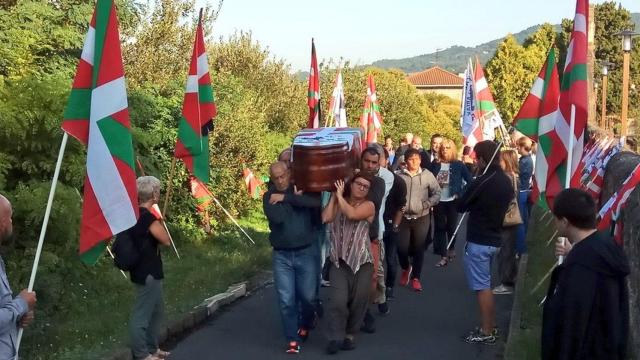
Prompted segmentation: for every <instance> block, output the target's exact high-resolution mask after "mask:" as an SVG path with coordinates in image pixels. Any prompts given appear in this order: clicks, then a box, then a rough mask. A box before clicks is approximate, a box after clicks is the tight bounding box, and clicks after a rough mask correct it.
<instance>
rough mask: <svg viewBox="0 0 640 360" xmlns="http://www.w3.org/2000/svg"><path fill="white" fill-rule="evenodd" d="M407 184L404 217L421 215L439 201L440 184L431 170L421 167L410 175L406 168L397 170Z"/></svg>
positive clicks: (427, 212) (425, 213)
mask: <svg viewBox="0 0 640 360" xmlns="http://www.w3.org/2000/svg"><path fill="white" fill-rule="evenodd" d="M396 174H398V175H399V176H400V177H401V178H402V180H404V182H405V184H407V206H406V209H405V212H404V216H405V217H422V216H425V215H427V214H429V211H430V210H431V208H432V207H434V206H436V205H437V204H438V203H439V202H440V191H441V190H440V185H438V181H437V180H436V178H435V177H434V176H433V174H432V173H431V171H429V170H423V169H421V170H420V172H419V173H418V174H416V175H414V176H411V174H409V172H408V171H407V170H401V171H397V172H396Z"/></svg>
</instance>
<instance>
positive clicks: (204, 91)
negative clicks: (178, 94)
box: [175, 13, 217, 183]
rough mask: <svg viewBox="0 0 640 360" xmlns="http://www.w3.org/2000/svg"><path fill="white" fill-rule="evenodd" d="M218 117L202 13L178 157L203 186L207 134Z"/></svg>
mask: <svg viewBox="0 0 640 360" xmlns="http://www.w3.org/2000/svg"><path fill="white" fill-rule="evenodd" d="M216 114H217V108H216V104H215V100H214V93H213V88H212V87H211V77H210V76H209V65H208V61H207V52H206V50H205V48H204V32H203V30H202V13H201V14H200V18H199V19H198V27H197V28H196V36H195V40H194V44H193V52H192V53H191V62H190V64H189V74H188V76H187V85H186V88H185V92H184V101H183V103H182V116H181V117H180V120H179V122H178V140H177V141H176V149H175V156H176V157H177V158H179V159H182V161H183V162H184V164H185V166H186V167H187V169H189V173H190V174H191V175H193V176H195V177H197V178H198V179H199V180H201V181H203V182H204V183H208V182H209V136H208V134H209V132H210V131H211V130H213V118H214V117H215V116H216Z"/></svg>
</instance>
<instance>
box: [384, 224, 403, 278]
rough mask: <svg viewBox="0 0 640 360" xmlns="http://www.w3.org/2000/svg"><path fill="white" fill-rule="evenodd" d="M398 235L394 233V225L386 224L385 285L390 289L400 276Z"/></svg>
mask: <svg viewBox="0 0 640 360" xmlns="http://www.w3.org/2000/svg"><path fill="white" fill-rule="evenodd" d="M398 234H399V233H395V232H393V225H391V224H386V226H385V230H384V238H383V242H384V257H385V261H386V265H387V276H386V277H385V278H384V284H385V285H386V286H387V287H388V288H390V287H394V286H395V284H396V276H397V274H398Z"/></svg>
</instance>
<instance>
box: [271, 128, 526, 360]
mask: <svg viewBox="0 0 640 360" xmlns="http://www.w3.org/2000/svg"><path fill="white" fill-rule="evenodd" d="M531 147H532V144H531V141H530V140H529V139H526V138H523V139H522V140H520V141H519V142H518V144H517V151H516V150H506V151H500V150H501V149H500V147H499V145H498V144H497V143H495V142H492V141H484V142H481V143H478V144H477V145H476V146H475V147H474V149H465V150H464V151H463V152H462V154H459V153H458V150H457V148H456V144H455V142H454V141H453V140H451V139H448V138H445V137H443V136H441V135H438V134H435V135H433V136H432V137H431V143H430V149H428V150H427V149H424V148H423V147H422V139H421V138H420V137H419V136H413V135H412V134H406V136H405V137H404V138H403V139H401V142H400V146H398V147H397V148H395V147H394V144H393V141H392V139H390V138H386V139H385V143H384V146H382V145H379V144H375V143H374V144H369V146H368V147H366V148H365V149H364V150H363V151H362V154H361V162H360V167H359V169H357V172H356V175H355V176H354V177H353V178H352V179H349V181H348V182H347V183H345V182H343V181H342V180H340V181H337V182H336V183H335V184H334V186H335V189H336V190H335V191H333V192H331V193H328V192H325V193H308V192H304V189H298V188H297V187H296V186H295V185H294V184H293V183H292V179H291V172H290V167H291V162H290V159H291V149H285V150H284V151H283V152H282V153H281V154H280V156H279V159H278V161H277V162H275V163H273V164H272V165H271V167H270V176H271V182H270V184H269V189H268V191H267V192H266V193H265V194H264V197H263V206H264V212H265V215H266V217H267V219H268V221H269V227H270V229H271V233H270V237H269V239H270V241H271V245H272V246H273V271H274V280H275V288H276V292H277V294H278V301H279V307H280V312H281V316H282V322H283V325H284V333H285V338H286V343H287V347H286V352H288V353H298V352H299V351H300V348H301V343H302V342H304V341H305V340H306V338H307V337H308V336H309V332H310V330H311V329H312V328H313V327H314V326H315V323H314V322H315V320H317V317H318V315H321V314H324V313H325V312H326V314H327V321H328V329H329V331H328V334H327V337H328V339H329V343H328V346H327V352H328V353H330V354H335V353H337V352H338V351H340V350H351V349H354V348H355V335H356V334H357V333H358V332H359V331H364V332H367V333H372V332H375V331H376V321H375V319H376V318H375V317H374V316H373V313H374V311H378V312H379V313H380V314H383V315H386V314H388V313H389V312H390V308H389V302H388V300H390V299H393V298H394V297H395V296H394V288H396V285H398V286H401V287H408V288H409V289H411V290H413V291H416V292H420V291H422V290H423V287H422V282H421V275H422V269H423V266H424V261H425V252H426V251H427V250H428V249H431V247H430V246H431V244H433V247H432V251H433V253H434V254H436V255H438V256H439V260H438V261H437V262H436V263H435V264H434V266H436V267H438V268H441V269H443V271H444V269H445V268H446V266H447V265H448V264H449V263H450V262H452V261H454V259H455V257H456V251H455V246H456V237H457V236H456V235H457V231H458V229H459V221H460V216H461V215H460V214H462V213H465V212H468V214H469V219H468V225H467V234H465V238H466V241H467V244H466V251H465V257H464V259H463V260H464V268H465V273H466V275H467V280H468V284H469V287H470V289H472V290H473V291H475V292H476V293H477V297H478V303H479V307H480V313H481V314H480V315H481V316H480V318H481V326H479V327H478V328H477V329H473V330H472V331H470V333H469V335H468V336H467V337H466V338H465V340H466V341H467V342H469V343H484V344H493V343H495V341H496V337H497V335H498V334H497V328H496V326H495V315H494V310H493V308H494V305H493V295H494V294H510V293H511V292H512V291H513V285H514V282H515V273H516V269H517V259H518V257H519V255H520V254H521V253H523V252H524V251H526V247H525V246H524V234H526V228H525V227H526V225H525V224H526V220H525V219H524V218H526V215H525V214H526V213H527V212H528V209H527V207H528V206H529V204H528V203H527V201H526V198H527V197H528V192H529V191H530V182H531V177H532V173H533V164H532V161H531V155H530V152H531ZM471 153H473V155H474V156H473V158H472V157H471ZM460 155H462V156H460ZM518 155H520V158H519V159H518ZM519 174H520V176H519ZM519 199H524V201H522V202H519ZM521 207H522V209H521ZM513 212H517V218H518V219H520V220H519V221H516V222H514V223H506V222H505V216H506V215H508V214H510V213H513ZM505 243H509V244H508V245H507V246H505ZM501 248H502V249H504V250H502V251H499V249H501ZM497 254H499V255H498V257H499V264H500V266H499V273H500V281H501V284H500V285H499V286H497V287H495V288H492V287H491V262H492V259H493V258H494V257H495V256H496V255H497ZM311 284H313V286H312V285H311ZM321 284H324V285H326V286H328V287H329V289H328V292H329V294H328V299H329V300H328V304H327V305H326V306H325V305H324V304H322V303H321V301H320V298H319V288H320V286H321ZM325 307H326V310H325Z"/></svg>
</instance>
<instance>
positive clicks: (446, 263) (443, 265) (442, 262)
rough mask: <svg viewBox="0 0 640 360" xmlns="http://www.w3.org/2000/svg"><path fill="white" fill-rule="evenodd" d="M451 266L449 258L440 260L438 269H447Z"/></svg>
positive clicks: (437, 265)
mask: <svg viewBox="0 0 640 360" xmlns="http://www.w3.org/2000/svg"><path fill="white" fill-rule="evenodd" d="M447 265H449V260H448V259H447V258H442V259H440V261H439V262H438V263H437V264H436V267H445V266H447Z"/></svg>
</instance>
